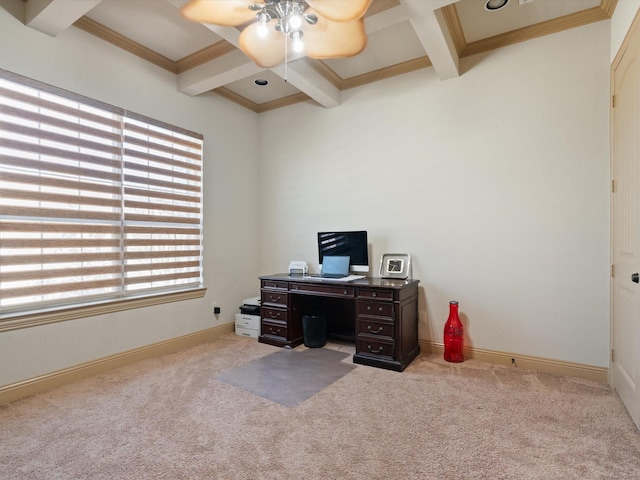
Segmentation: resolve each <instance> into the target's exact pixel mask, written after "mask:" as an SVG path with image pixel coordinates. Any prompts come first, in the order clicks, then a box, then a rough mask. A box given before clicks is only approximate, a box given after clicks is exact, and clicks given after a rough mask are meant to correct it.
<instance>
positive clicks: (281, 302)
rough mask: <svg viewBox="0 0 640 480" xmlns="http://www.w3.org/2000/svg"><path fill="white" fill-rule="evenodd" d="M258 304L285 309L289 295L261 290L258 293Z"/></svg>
mask: <svg viewBox="0 0 640 480" xmlns="http://www.w3.org/2000/svg"><path fill="white" fill-rule="evenodd" d="M260 302H261V304H262V305H274V306H279V307H282V308H287V305H288V303H289V294H288V293H286V292H275V291H269V290H263V291H262V292H260Z"/></svg>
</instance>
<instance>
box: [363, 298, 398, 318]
mask: <svg viewBox="0 0 640 480" xmlns="http://www.w3.org/2000/svg"><path fill="white" fill-rule="evenodd" d="M357 310H358V315H373V316H376V317H388V319H389V320H390V321H393V303H383V302H365V301H358V306H357Z"/></svg>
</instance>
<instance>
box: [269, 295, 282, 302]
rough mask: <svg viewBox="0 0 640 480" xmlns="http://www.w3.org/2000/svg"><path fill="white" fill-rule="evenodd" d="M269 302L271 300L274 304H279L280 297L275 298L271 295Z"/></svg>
mask: <svg viewBox="0 0 640 480" xmlns="http://www.w3.org/2000/svg"><path fill="white" fill-rule="evenodd" d="M269 300H271V301H272V302H279V301H280V295H278V296H277V297H274V296H273V295H269Z"/></svg>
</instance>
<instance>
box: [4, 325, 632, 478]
mask: <svg viewBox="0 0 640 480" xmlns="http://www.w3.org/2000/svg"><path fill="white" fill-rule="evenodd" d="M327 348H331V349H334V350H339V351H342V352H347V353H353V347H352V346H343V345H333V344H329V345H328V346H327ZM302 349H303V347H299V348H298V349H296V350H295V351H296V352H298V351H301V350H302ZM279 351H280V350H278V349H275V347H271V346H269V345H264V344H259V343H258V342H257V341H255V340H253V339H248V338H245V337H237V336H234V335H225V336H224V337H222V338H220V339H218V340H216V341H214V342H211V343H207V344H203V345H199V346H197V347H193V348H190V349H188V350H185V351H181V352H178V353H175V354H171V355H166V356H164V357H160V358H155V359H150V360H145V361H142V362H139V363H137V364H134V365H130V366H127V367H123V368H120V369H117V370H112V371H110V372H107V373H104V374H101V375H99V376H96V377H93V378H89V379H86V380H82V381H79V382H76V383H73V384H69V385H66V386H64V387H60V388H58V389H56V390H52V391H50V392H47V393H44V394H40V395H36V396H34V397H31V398H26V399H23V400H20V401H18V402H15V403H13V404H9V405H4V406H1V407H0V478H1V479H10V480H26V479H29V480H39V479H46V480H55V479H64V480H70V479H91V480H102V479H110V480H111V479H135V480H138V479H171V480H177V479H192V480H199V479H251V480H254V479H301V478H304V479H365V478H366V479H381V480H382V479H406V480H414V479H416V480H418V479H518V480H522V479H545V480H547V479H563V480H564V479H580V480H583V479H616V480H617V479H639V478H640V435H639V433H638V431H637V429H636V428H635V426H634V425H633V423H632V422H631V419H630V418H629V416H628V415H627V413H626V411H625V410H624V408H623V406H622V404H621V401H620V399H619V398H618V396H617V395H616V394H615V392H613V391H612V390H611V389H610V388H609V387H608V386H607V385H605V384H600V383H595V382H591V381H587V380H580V379H573V378H563V377H557V376H553V375H548V374H542V373H538V372H533V371H525V370H520V369H517V368H514V367H503V366H495V365H490V364H486V363H482V362H478V361H475V360H470V361H467V362H464V363H462V364H448V363H446V362H444V361H443V360H442V359H441V357H439V356H429V355H424V354H422V355H420V356H419V357H418V358H417V359H416V360H414V362H413V363H412V364H411V365H409V367H408V368H407V369H406V370H405V371H404V372H403V373H397V372H391V371H387V370H382V369H377V368H372V367H367V366H363V365H352V364H351V359H350V358H346V359H344V360H343V362H344V363H345V364H347V365H350V366H353V367H354V368H353V370H352V371H351V372H349V373H348V374H347V375H344V376H342V377H341V378H339V379H338V380H336V381H334V382H333V383H331V384H330V385H328V386H326V387H325V388H323V389H321V390H320V391H319V392H318V393H316V394H314V395H313V396H311V397H309V398H308V399H307V400H305V401H304V402H302V403H300V404H298V405H296V406H293V407H287V406H284V405H281V404H279V403H276V402H273V401H271V400H268V399H266V398H263V397H261V396H258V395H255V394H254V393H251V392H248V391H245V390H242V389H239V388H237V387H235V386H233V385H229V384H227V383H226V382H223V381H220V380H218V379H216V377H217V376H218V375H220V374H222V373H223V372H229V371H231V370H232V369H234V368H238V367H242V366H245V365H247V364H249V363H250V362H252V361H253V360H256V359H259V358H262V357H265V356H267V355H269V354H273V353H274V352H279Z"/></svg>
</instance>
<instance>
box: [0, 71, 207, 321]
mask: <svg viewBox="0 0 640 480" xmlns="http://www.w3.org/2000/svg"><path fill="white" fill-rule="evenodd" d="M202 143H203V142H202V136H201V135H198V134H195V133H192V132H188V131H186V130H183V129H180V128H177V127H173V126H170V125H167V124H164V123H162V122H158V121H155V120H151V119H149V118H146V117H143V116H141V115H137V114H133V113H131V112H128V111H125V110H122V109H120V108H116V107H113V106H110V105H106V104H102V103H100V102H97V101H94V100H91V99H87V98H84V97H81V96H79V95H76V94H73V93H70V92H66V91H64V90H60V89H57V88H55V87H52V86H49V85H45V84H42V83H39V82H36V81H33V80H29V79H26V78H24V77H21V76H19V75H16V74H12V73H10V72H6V71H3V70H0V315H5V314H11V313H12V312H13V313H15V312H24V311H26V310H36V309H42V308H49V307H56V306H69V305H77V304H79V303H83V304H84V303H90V302H96V301H105V300H111V299H123V298H131V297H140V296H144V295H157V294H161V293H167V292H175V291H182V290H187V289H193V288H197V287H200V286H201V285H202V209H201V189H202Z"/></svg>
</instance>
